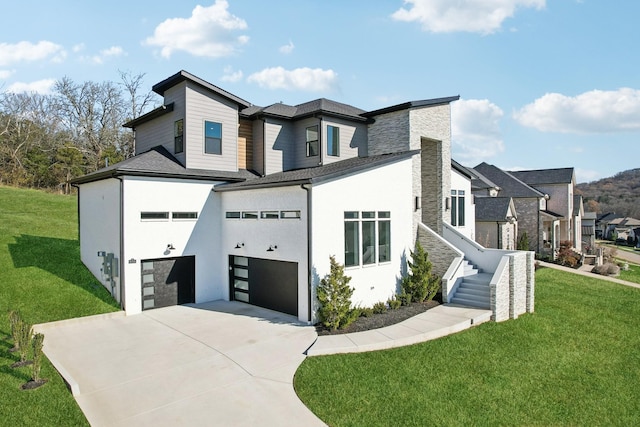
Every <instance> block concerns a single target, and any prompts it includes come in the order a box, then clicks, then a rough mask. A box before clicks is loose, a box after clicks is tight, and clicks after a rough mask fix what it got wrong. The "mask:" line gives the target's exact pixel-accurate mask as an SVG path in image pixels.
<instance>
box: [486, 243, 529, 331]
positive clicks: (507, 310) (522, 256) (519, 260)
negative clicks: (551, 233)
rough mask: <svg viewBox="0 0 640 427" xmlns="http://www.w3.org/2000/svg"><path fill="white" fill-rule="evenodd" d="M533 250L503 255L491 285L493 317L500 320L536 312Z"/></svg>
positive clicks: (497, 320)
mask: <svg viewBox="0 0 640 427" xmlns="http://www.w3.org/2000/svg"><path fill="white" fill-rule="evenodd" d="M534 256H535V254H534V252H524V251H516V252H513V253H510V254H507V255H505V256H503V257H502V259H501V260H500V263H499V264H498V268H497V269H496V273H497V274H496V275H494V278H493V280H492V281H491V284H490V291H491V310H492V311H493V316H492V317H493V320H494V321H496V322H501V321H503V320H507V319H517V318H518V316H520V315H521V314H524V313H533V310H534V302H535V301H534V299H535V298H534V292H535V272H534V268H535V266H534V262H535V258H534Z"/></svg>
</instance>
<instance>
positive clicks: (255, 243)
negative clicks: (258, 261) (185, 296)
mask: <svg viewBox="0 0 640 427" xmlns="http://www.w3.org/2000/svg"><path fill="white" fill-rule="evenodd" d="M218 194H220V195H221V196H222V216H223V217H224V215H225V212H226V211H240V212H242V211H257V212H260V211H282V210H299V211H300V213H301V215H300V219H226V218H223V220H222V221H223V225H222V230H223V231H222V244H221V245H220V246H221V248H220V252H221V256H222V258H223V262H224V263H225V267H227V268H228V263H229V257H228V255H240V256H246V257H252V258H262V259H271V260H278V261H289V262H296V263H298V319H300V320H301V321H303V322H306V321H308V320H309V319H308V318H307V313H308V297H307V295H308V283H309V281H308V278H307V277H308V274H307V271H308V269H307V220H306V218H307V195H306V191H305V190H303V189H302V188H300V187H299V186H292V187H279V188H264V189H256V190H245V191H229V192H224V193H218ZM237 244H241V245H242V244H244V246H242V247H241V248H240V249H236V248H235V247H236V245H237ZM270 245H275V246H278V248H277V249H276V250H275V251H272V252H267V249H268V248H269V246H270ZM227 268H224V269H221V270H219V273H218V275H217V276H216V277H215V279H214V281H215V282H216V283H223V282H224V283H226V287H224V294H223V295H222V296H221V297H222V298H224V299H229V284H228V282H229V273H228V271H227Z"/></svg>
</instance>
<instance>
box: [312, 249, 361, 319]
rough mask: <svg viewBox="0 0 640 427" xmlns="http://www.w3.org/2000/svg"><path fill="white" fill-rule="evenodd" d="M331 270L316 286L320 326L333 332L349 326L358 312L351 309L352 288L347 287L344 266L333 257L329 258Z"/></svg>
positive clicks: (347, 279) (348, 278) (347, 278)
mask: <svg viewBox="0 0 640 427" xmlns="http://www.w3.org/2000/svg"><path fill="white" fill-rule="evenodd" d="M329 261H330V263H331V268H330V271H329V274H328V275H327V276H325V278H324V279H322V280H320V284H319V285H318V301H320V309H319V310H318V314H319V316H320V321H321V322H322V324H323V325H324V326H325V327H327V328H329V329H331V330H333V331H335V330H336V329H338V328H344V327H346V326H348V325H349V324H351V322H353V321H354V320H355V318H356V317H357V314H358V311H357V310H353V309H352V308H351V295H353V290H354V289H353V288H351V287H349V282H350V281H351V277H349V276H345V274H344V266H343V265H341V264H340V263H338V262H337V261H336V259H335V257H334V256H331V257H329Z"/></svg>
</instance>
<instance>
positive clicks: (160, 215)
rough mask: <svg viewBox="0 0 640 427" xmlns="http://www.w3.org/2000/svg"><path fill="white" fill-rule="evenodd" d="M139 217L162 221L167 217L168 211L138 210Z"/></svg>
mask: <svg viewBox="0 0 640 427" xmlns="http://www.w3.org/2000/svg"><path fill="white" fill-rule="evenodd" d="M140 219H142V220H147V221H153V220H156V221H162V220H168V219H169V212H140Z"/></svg>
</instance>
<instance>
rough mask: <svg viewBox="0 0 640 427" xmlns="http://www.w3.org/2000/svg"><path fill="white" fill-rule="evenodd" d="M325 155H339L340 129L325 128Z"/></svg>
mask: <svg viewBox="0 0 640 427" xmlns="http://www.w3.org/2000/svg"><path fill="white" fill-rule="evenodd" d="M327 155H328V156H339V155H340V128H339V127H337V126H331V125H329V126H327Z"/></svg>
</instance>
